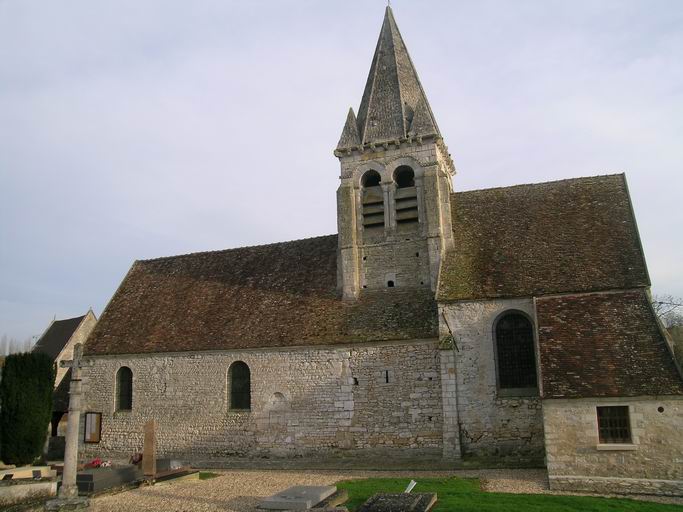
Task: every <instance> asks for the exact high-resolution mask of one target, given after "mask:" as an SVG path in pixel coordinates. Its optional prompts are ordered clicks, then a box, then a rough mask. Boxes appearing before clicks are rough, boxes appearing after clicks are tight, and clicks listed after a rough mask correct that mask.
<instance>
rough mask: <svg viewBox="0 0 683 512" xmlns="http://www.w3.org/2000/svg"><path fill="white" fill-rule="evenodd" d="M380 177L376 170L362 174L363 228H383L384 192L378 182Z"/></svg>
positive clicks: (380, 179)
mask: <svg viewBox="0 0 683 512" xmlns="http://www.w3.org/2000/svg"><path fill="white" fill-rule="evenodd" d="M381 181H382V178H381V177H380V175H379V173H378V172H377V171H368V172H366V173H365V174H364V175H363V180H362V184H363V197H362V202H363V227H364V228H365V229H383V228H384V193H383V192H382V186H381V185H380V182H381Z"/></svg>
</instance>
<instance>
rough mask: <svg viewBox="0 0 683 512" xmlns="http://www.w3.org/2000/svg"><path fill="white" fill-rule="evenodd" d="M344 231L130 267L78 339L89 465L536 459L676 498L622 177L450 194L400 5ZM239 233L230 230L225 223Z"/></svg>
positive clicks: (599, 482)
mask: <svg viewBox="0 0 683 512" xmlns="http://www.w3.org/2000/svg"><path fill="white" fill-rule="evenodd" d="M334 154H335V156H336V157H337V158H338V159H339V161H340V164H341V174H340V184H339V188H338V190H337V208H338V209H337V219H338V234H335V235H328V236H320V237H317V238H310V239H305V240H296V241H290V242H280V243H273V244H270V245H263V246H258V247H243V248H238V249H228V250H223V251H215V252H203V253H194V254H187V255H182V256H172V257H166V258H158V259H153V260H144V261H136V262H135V263H134V264H133V266H132V268H131V269H130V271H129V272H128V274H127V275H126V277H125V278H124V280H123V282H122V283H121V285H120V287H119V288H118V290H117V291H116V293H115V294H114V296H113V298H112V299H111V301H110V303H109V305H108V306H107V307H106V309H105V311H104V312H103V313H102V316H101V318H100V320H99V322H98V324H97V326H96V327H95V329H94V331H93V333H92V334H91V336H90V337H89V339H88V342H87V344H86V346H85V351H86V355H87V356H88V357H89V358H91V359H92V360H93V362H94V364H93V366H91V367H89V368H86V369H85V370H84V374H85V378H86V379H87V383H88V385H87V391H86V401H85V403H86V408H87V413H86V414H85V415H84V420H83V430H84V432H83V435H82V436H81V440H82V442H83V445H82V447H81V448H82V450H83V452H84V453H85V454H86V455H99V456H103V457H121V458H124V457H125V458H127V457H128V456H129V455H130V454H132V453H134V452H136V451H140V450H141V447H142V439H143V425H144V423H145V422H146V421H148V420H149V419H152V418H153V419H156V420H157V422H158V425H159V427H158V429H159V430H158V440H157V443H158V450H159V452H160V453H161V454H162V455H165V456H171V457H177V458H184V459H189V460H205V461H206V460H210V459H224V458H228V457H238V456H239V457H260V456H269V457H274V456H281V457H295V456H297V457H301V456H303V457H321V456H324V457H333V456H338V455H344V454H346V455H349V454H351V455H352V454H359V455H362V456H363V457H366V458H368V457H377V459H378V460H380V458H385V457H397V458H398V457H409V458H414V459H430V458H432V459H436V458H439V459H447V460H452V461H454V463H456V462H457V461H459V460H461V459H463V458H475V459H476V458H482V459H490V458H491V457H494V458H495V457H506V458H513V459H514V458H525V459H527V460H528V459H532V460H538V461H540V462H543V461H545V462H546V463H547V467H548V473H549V477H550V483H551V486H552V487H553V488H555V489H592V490H614V491H631V492H661V493H669V494H676V493H677V494H683V436H682V435H681V431H682V430H683V379H682V378H681V370H680V368H679V367H678V366H677V365H676V363H675V362H674V359H673V356H672V350H671V346H670V340H669V339H668V338H667V335H666V333H665V331H664V330H663V328H662V326H661V325H660V324H659V323H658V320H657V318H656V316H655V314H654V312H653V310H652V308H651V305H650V296H649V286H650V281H649V277H648V272H647V267H646V264H645V259H644V255H643V250H642V247H641V244H640V240H639V237H638V230H637V227H636V221H635V217H634V213H633V208H632V204H631V200H630V197H629V192H628V188H627V184H626V178H625V176H624V175H623V174H618V175H609V176H596V177H590V178H576V179H567V180H562V181H556V182H549V183H539V184H533V185H518V186H512V187H504V188H493V189H487V190H476V191H468V192H458V191H455V190H454V189H453V184H452V177H453V176H454V174H455V168H454V165H453V161H452V160H451V157H450V155H449V153H448V149H447V147H446V144H445V141H444V138H443V136H442V134H441V132H440V130H439V127H438V125H437V122H436V118H435V116H434V113H433V112H432V110H431V108H430V106H429V102H428V101H427V97H426V96H425V92H424V90H423V88H422V85H421V84H420V80H419V78H418V76H417V73H416V71H415V68H414V66H413V63H412V61H411V59H410V57H409V55H408V51H407V49H406V46H405V44H404V42H403V39H402V38H401V34H400V32H399V30H398V27H397V26H396V22H395V20H394V17H393V14H392V12H391V9H390V8H387V10H386V15H385V18H384V22H383V25H382V28H381V32H380V36H379V41H378V43H377V47H376V50H375V54H374V57H373V60H372V64H371V68H370V74H369V77H368V80H367V84H366V86H365V91H364V93H363V97H362V100H361V103H360V108H359V109H358V114H357V115H356V114H355V113H354V111H353V110H350V111H349V113H348V116H347V118H346V124H345V126H344V128H343V132H342V135H341V138H340V140H339V144H338V146H337V148H336V150H335V151H334ZM226 222H229V219H226Z"/></svg>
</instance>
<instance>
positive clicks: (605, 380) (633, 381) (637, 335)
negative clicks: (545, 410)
mask: <svg viewBox="0 0 683 512" xmlns="http://www.w3.org/2000/svg"><path fill="white" fill-rule="evenodd" d="M536 315H537V321H538V326H539V329H538V331H539V332H538V345H539V353H540V367H541V381H542V389H543V396H544V397H545V398H575V397H598V396H605V397H609V396H641V395H648V396H653V395H681V394H683V380H682V379H681V375H680V374H679V373H678V370H677V368H676V366H675V364H674V359H673V356H672V353H671V350H670V348H669V347H668V344H667V341H666V339H665V337H664V334H663V333H662V331H660V329H659V325H658V324H657V321H656V318H655V316H654V312H653V311H652V308H651V306H650V303H649V300H648V297H647V294H646V292H645V290H642V289H639V290H631V291H625V292H619V293H598V294H588V295H578V296H577V295H574V296H561V297H544V298H539V299H537V301H536Z"/></svg>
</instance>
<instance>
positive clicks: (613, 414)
mask: <svg viewBox="0 0 683 512" xmlns="http://www.w3.org/2000/svg"><path fill="white" fill-rule="evenodd" d="M597 409H598V438H599V440H600V443H602V444H609V443H618V444H630V443H631V422H630V421H629V417H628V405H618V406H617V405H612V406H606V407H598V408H597Z"/></svg>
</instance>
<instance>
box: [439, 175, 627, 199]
mask: <svg viewBox="0 0 683 512" xmlns="http://www.w3.org/2000/svg"><path fill="white" fill-rule="evenodd" d="M625 175H626V173H625V172H615V173H611V174H592V175H590V176H577V177H576V178H561V179H559V180H548V181H536V182H533V183H518V184H516V185H507V186H504V187H489V188H473V189H471V190H459V191H457V192H451V195H457V194H466V193H468V192H484V191H488V190H501V189H505V188H521V187H530V186H532V185H548V184H551V183H562V182H566V181H581V180H589V179H591V178H613V177H616V176H625Z"/></svg>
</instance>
